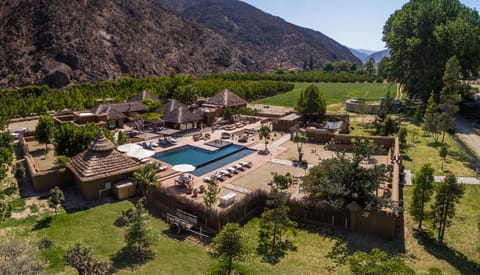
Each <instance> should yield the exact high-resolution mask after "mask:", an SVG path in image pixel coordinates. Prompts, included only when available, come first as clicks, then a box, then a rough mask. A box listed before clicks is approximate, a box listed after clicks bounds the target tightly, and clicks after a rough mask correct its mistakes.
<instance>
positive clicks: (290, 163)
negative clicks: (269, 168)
mask: <svg viewBox="0 0 480 275" xmlns="http://www.w3.org/2000/svg"><path fill="white" fill-rule="evenodd" d="M270 162H271V163H275V164H281V165H287V166H295V163H294V162H293V161H291V160H286V159H277V158H272V159H271V160H270ZM313 166H314V165H313V164H309V165H308V169H310V168H312V167H313Z"/></svg>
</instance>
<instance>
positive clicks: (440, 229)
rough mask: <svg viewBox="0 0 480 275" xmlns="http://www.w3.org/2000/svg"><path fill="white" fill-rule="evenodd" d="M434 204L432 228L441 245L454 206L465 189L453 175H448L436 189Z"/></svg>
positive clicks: (453, 212)
mask: <svg viewBox="0 0 480 275" xmlns="http://www.w3.org/2000/svg"><path fill="white" fill-rule="evenodd" d="M436 191H437V193H436V195H435V202H434V204H433V205H432V218H433V223H432V226H433V228H434V229H436V230H437V235H438V243H439V244H443V238H444V236H445V229H446V228H447V227H450V225H451V223H452V219H453V217H455V205H456V204H457V203H458V202H459V201H460V199H461V198H462V197H463V194H464V192H465V187H464V186H463V185H462V184H458V183H457V178H456V177H455V175H453V174H451V173H449V174H447V175H446V176H445V180H444V181H443V182H441V183H440V184H439V185H438V187H437V190H436Z"/></svg>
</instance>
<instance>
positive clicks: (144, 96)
mask: <svg viewBox="0 0 480 275" xmlns="http://www.w3.org/2000/svg"><path fill="white" fill-rule="evenodd" d="M145 99H151V100H153V101H160V99H159V98H158V97H156V96H154V95H152V94H151V93H149V92H147V91H141V92H140V93H139V94H138V95H137V96H134V97H132V98H130V99H129V100H128V102H143V101H144V100H145Z"/></svg>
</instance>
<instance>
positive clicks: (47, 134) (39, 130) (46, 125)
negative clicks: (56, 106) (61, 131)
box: [35, 115, 56, 157]
mask: <svg viewBox="0 0 480 275" xmlns="http://www.w3.org/2000/svg"><path fill="white" fill-rule="evenodd" d="M55 129H56V128H55V122H54V120H53V118H52V117H51V116H50V115H42V116H40V118H39V119H38V123H37V127H36V128H35V139H36V140H37V141H38V143H40V144H45V157H46V156H47V152H48V144H50V143H52V139H53V135H54V133H55Z"/></svg>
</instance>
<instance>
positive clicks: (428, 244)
mask: <svg viewBox="0 0 480 275" xmlns="http://www.w3.org/2000/svg"><path fill="white" fill-rule="evenodd" d="M413 237H414V238H415V239H416V240H417V242H418V243H419V244H420V245H422V246H423V247H424V248H425V250H426V251H428V253H430V254H431V255H432V256H434V257H436V258H437V259H440V260H444V261H446V262H448V263H449V264H450V265H452V266H454V267H455V268H456V269H457V270H458V271H459V272H460V273H461V274H478V271H479V270H480V264H479V263H476V262H474V261H472V260H469V259H468V258H467V256H465V255H464V254H463V253H461V252H460V251H457V250H455V249H453V248H451V247H449V246H448V245H439V244H438V243H437V241H436V240H435V238H434V237H433V236H432V235H431V234H430V233H428V232H425V231H418V230H417V231H415V232H414V233H413Z"/></svg>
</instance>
